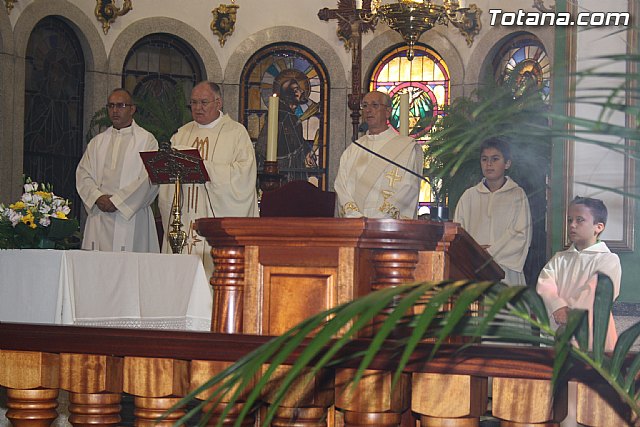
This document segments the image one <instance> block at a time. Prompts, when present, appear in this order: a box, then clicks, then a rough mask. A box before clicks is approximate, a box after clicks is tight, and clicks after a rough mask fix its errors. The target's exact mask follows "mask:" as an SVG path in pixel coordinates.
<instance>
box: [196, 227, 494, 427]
mask: <svg viewBox="0 0 640 427" xmlns="http://www.w3.org/2000/svg"><path fill="white" fill-rule="evenodd" d="M195 227H196V230H197V231H198V233H199V234H200V235H202V236H204V237H205V238H206V239H207V241H208V242H209V244H210V245H211V247H212V250H211V255H212V257H213V263H214V265H215V271H214V273H213V275H212V277H211V280H210V283H211V285H212V286H213V290H214V291H213V292H214V302H213V313H212V319H211V330H212V331H213V332H222V333H244V334H259V335H279V334H282V333H283V332H285V331H287V330H288V329H290V328H291V327H292V326H294V325H296V324H298V323H299V322H301V321H302V320H304V319H306V318H307V317H309V316H311V315H313V314H316V313H319V312H321V311H323V310H326V309H329V308H332V307H335V306H337V305H339V304H342V303H345V302H348V301H350V300H352V299H354V298H357V297H359V296H362V295H365V294H367V293H369V292H371V291H374V290H377V289H381V288H385V287H390V286H395V285H399V284H403V283H408V282H413V281H417V280H441V279H465V278H467V279H482V280H497V279H501V278H503V277H504V272H503V271H502V270H501V269H500V267H499V266H498V265H497V264H496V263H495V262H493V261H492V260H491V257H490V256H489V254H488V253H487V252H486V251H485V250H484V249H482V248H481V247H480V246H479V245H478V244H477V243H476V242H475V241H474V240H473V239H472V238H471V237H470V236H469V235H468V234H467V233H466V232H465V231H464V230H463V229H462V228H461V227H460V226H459V225H458V224H456V223H452V222H432V221H423V220H418V221H413V220H392V219H367V218H354V219H348V218H291V217H288V218H286V217H285V218H280V217H272V218H201V219H198V220H196V224H195ZM226 366H228V365H223V366H217V365H211V366H208V368H207V369H209V370H208V371H207V373H208V375H212V374H215V373H218V372H219V371H220V370H221V369H222V368H223V367H226ZM285 369H286V368H285ZM354 373H355V370H353V369H348V368H341V369H336V371H335V376H334V377H333V378H335V392H334V390H333V389H331V388H330V389H329V390H330V391H331V393H327V392H326V391H327V390H326V389H325V387H323V386H322V384H324V383H325V380H326V378H325V375H326V373H323V372H320V373H318V374H317V376H316V378H315V380H314V381H311V382H310V383H309V385H308V386H307V387H306V388H305V389H304V390H303V391H301V392H300V396H304V397H302V400H298V398H299V397H300V396H299V395H298V394H297V393H294V394H295V396H296V398H295V399H292V400H291V401H286V402H283V403H281V405H280V407H279V409H278V412H277V415H276V418H278V419H280V420H289V419H291V418H292V414H297V415H296V416H297V417H300V418H305V419H308V420H313V421H314V422H316V421H317V423H318V424H313V425H327V426H329V427H334V426H341V425H348V426H354V425H357V426H364V425H371V426H381V425H384V426H392V425H394V426H399V425H401V426H402V427H405V426H407V427H408V426H415V421H414V419H413V417H412V415H411V410H410V403H411V402H409V399H408V398H407V396H409V395H410V393H409V385H410V384H411V382H414V383H416V384H419V386H420V388H419V393H418V396H415V397H416V399H418V400H417V401H418V402H419V401H421V400H422V399H420V397H421V396H422V395H425V396H426V395H428V396H433V395H436V394H437V393H439V392H441V390H443V389H448V390H456V393H455V394H453V395H451V396H449V397H450V398H451V400H454V401H455V402H457V403H458V404H459V410H457V412H456V414H457V416H458V417H460V418H447V419H443V422H448V423H449V424H447V425H451V426H456V427H461V426H468V425H477V424H468V422H473V421H475V420H477V419H479V416H480V415H481V414H483V413H484V410H485V409H486V400H487V391H486V390H487V379H486V377H474V376H469V375H455V376H451V375H446V374H443V375H435V376H433V375H431V374H414V375H413V376H411V375H409V374H403V375H402V376H401V379H400V382H399V383H398V384H397V385H396V388H395V389H391V387H390V384H391V373H390V372H385V371H372V370H367V371H366V373H365V376H364V378H363V379H362V380H361V381H360V383H358V386H357V390H355V391H354V392H353V393H343V392H342V391H341V390H342V389H341V387H342V388H343V387H344V384H348V383H349V382H348V381H349V380H350V378H353V376H354ZM329 377H331V375H329ZM443 387H445V388H443ZM351 396H355V397H354V398H352V397H351ZM266 398H267V399H268V396H267V397H266ZM267 402H268V400H267ZM411 404H412V403H411ZM413 409H414V410H416V411H418V412H419V413H421V414H426V415H425V417H423V418H424V423H425V424H422V425H444V424H429V423H430V422H431V421H432V419H433V416H434V415H435V416H436V418H435V419H433V420H434V422H435V421H440V419H438V418H437V417H438V416H440V414H438V413H434V412H433V411H431V409H430V408H426V409H424V408H421V407H415V408H413ZM340 417H343V419H340ZM430 417H431V418H430ZM325 422H326V424H324V423H325ZM461 423H462V424H461ZM465 423H466V424H465ZM278 425H285V424H278ZM296 425H297V424H296ZM310 425H311V424H310Z"/></svg>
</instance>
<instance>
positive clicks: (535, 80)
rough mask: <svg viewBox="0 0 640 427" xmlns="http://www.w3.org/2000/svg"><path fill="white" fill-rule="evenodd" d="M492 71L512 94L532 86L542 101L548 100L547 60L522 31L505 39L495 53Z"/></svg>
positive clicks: (530, 36)
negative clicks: (520, 33) (539, 94)
mask: <svg viewBox="0 0 640 427" xmlns="http://www.w3.org/2000/svg"><path fill="white" fill-rule="evenodd" d="M493 73H494V76H495V80H496V81H497V82H498V83H499V84H503V85H507V86H509V87H510V88H511V90H512V91H513V93H514V94H515V95H516V96H518V95H520V94H522V93H523V92H524V91H526V90H528V89H530V88H535V89H537V90H539V91H540V93H541V95H542V96H543V99H544V101H545V102H548V101H549V93H550V90H551V89H550V85H551V62H550V59H549V56H547V52H546V50H545V49H544V46H543V45H542V43H541V42H540V40H538V39H537V38H536V37H535V36H533V35H531V34H522V35H519V36H516V37H514V38H512V39H510V40H509V41H508V42H507V43H505V44H504V45H503V46H502V48H501V49H500V50H499V51H498V54H497V55H496V56H495V59H494V61H493Z"/></svg>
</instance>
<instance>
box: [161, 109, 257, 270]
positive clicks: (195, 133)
mask: <svg viewBox="0 0 640 427" xmlns="http://www.w3.org/2000/svg"><path fill="white" fill-rule="evenodd" d="M171 146H172V147H173V148H175V149H178V150H180V149H189V148H197V149H198V151H199V152H200V155H201V156H202V158H203V159H204V164H205V166H206V168H207V172H208V173H209V178H210V179H211V180H210V181H209V182H207V183H205V184H183V185H182V196H183V199H182V201H181V206H182V223H183V225H184V230H185V232H186V233H187V243H186V246H185V248H184V249H183V252H182V253H189V254H197V255H198V256H200V257H201V258H202V262H203V264H204V267H205V270H206V272H207V275H208V277H211V274H212V272H213V261H212V259H211V254H210V250H211V247H210V246H209V245H208V244H207V242H206V240H205V239H204V238H203V237H202V236H200V235H198V233H196V231H195V229H194V223H195V220H196V219H198V218H207V217H217V218H220V217H256V216H258V199H257V194H256V158H255V151H254V149H253V145H252V143H251V139H250V138H249V134H248V133H247V130H246V129H245V128H244V126H242V125H241V124H240V123H238V122H236V121H234V120H232V119H231V118H229V116H228V115H226V114H225V115H222V113H221V116H220V117H219V118H218V119H216V120H215V121H214V122H212V123H210V124H209V125H199V124H198V123H196V122H189V123H187V124H186V125H184V126H183V127H181V128H180V129H178V132H177V133H176V134H175V135H174V136H173V137H172V138H171ZM161 187H162V188H161V189H160V195H159V206H160V213H161V214H162V221H163V223H164V230H165V232H164V240H163V244H162V251H163V252H165V253H171V247H170V246H169V242H168V240H167V231H168V229H169V224H170V222H171V204H172V202H173V193H174V185H173V184H165V185H162V186H161Z"/></svg>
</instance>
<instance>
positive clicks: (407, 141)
mask: <svg viewBox="0 0 640 427" xmlns="http://www.w3.org/2000/svg"><path fill="white" fill-rule="evenodd" d="M362 113H363V117H364V120H365V121H366V123H367V125H368V130H367V133H366V134H365V135H364V136H362V137H361V138H359V139H358V140H357V142H358V143H359V144H361V145H363V146H365V147H366V148H368V149H369V150H371V151H373V152H375V153H377V154H378V155H379V156H376V155H375V154H372V153H370V152H368V151H366V150H365V149H363V148H362V147H359V146H358V145H356V144H351V145H350V146H349V147H347V149H346V150H345V151H344V153H342V156H341V157H340V167H339V169H338V176H337V178H336V181H335V183H334V189H335V192H336V196H337V199H338V216H340V217H344V218H358V217H363V216H364V217H368V218H394V219H415V218H416V217H417V209H418V196H419V194H420V179H419V178H418V177H417V176H414V175H412V174H411V173H409V172H407V171H406V170H404V169H403V168H401V167H399V166H398V165H400V166H403V167H404V168H406V169H409V170H411V171H413V172H414V173H416V174H418V175H422V170H423V164H424V161H423V154H422V149H421V148H420V146H419V145H418V144H417V143H416V142H415V141H414V140H413V139H412V138H409V137H406V136H401V135H398V134H397V133H396V131H395V130H394V129H393V128H392V127H390V126H389V125H388V119H389V116H390V115H391V99H390V98H389V95H387V94H386V93H383V92H377V91H374V92H369V93H367V94H366V95H365V96H364V98H363V100H362ZM389 160H391V161H392V162H391V161H389ZM393 163H396V165H394V164H393Z"/></svg>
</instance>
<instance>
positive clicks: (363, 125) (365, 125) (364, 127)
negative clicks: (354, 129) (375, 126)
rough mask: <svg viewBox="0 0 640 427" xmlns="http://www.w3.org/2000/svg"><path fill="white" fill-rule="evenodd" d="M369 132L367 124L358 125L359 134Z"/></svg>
mask: <svg viewBox="0 0 640 427" xmlns="http://www.w3.org/2000/svg"><path fill="white" fill-rule="evenodd" d="M368 130H369V125H368V124H367V122H362V123H360V124H359V125H358V132H360V133H364V132H366V131H368Z"/></svg>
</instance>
